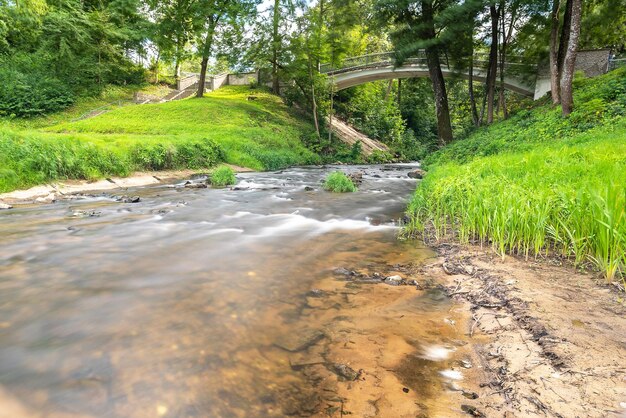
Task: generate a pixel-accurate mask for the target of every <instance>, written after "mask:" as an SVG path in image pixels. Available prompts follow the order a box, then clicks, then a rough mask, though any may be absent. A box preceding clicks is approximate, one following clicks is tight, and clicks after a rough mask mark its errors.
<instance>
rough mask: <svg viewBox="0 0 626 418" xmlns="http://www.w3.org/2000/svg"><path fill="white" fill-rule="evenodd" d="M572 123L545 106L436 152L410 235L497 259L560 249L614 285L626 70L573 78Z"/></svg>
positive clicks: (624, 189)
mask: <svg viewBox="0 0 626 418" xmlns="http://www.w3.org/2000/svg"><path fill="white" fill-rule="evenodd" d="M575 87H576V90H575V91H576V93H575V102H576V111H575V112H574V113H573V114H572V115H571V116H570V117H569V118H566V119H564V118H562V117H561V116H560V109H559V108H552V107H551V106H550V105H549V104H543V105H541V106H537V107H535V108H533V109H529V110H524V111H521V112H519V113H518V114H517V115H515V116H514V117H512V118H511V119H509V120H507V121H504V122H501V123H498V124H495V125H493V126H490V127H487V128H483V129H481V130H478V131H477V132H475V133H474V134H472V135H470V136H469V137H468V138H466V139H463V140H460V141H457V142H455V143H454V144H451V145H450V146H448V147H446V148H445V149H443V150H441V151H439V152H437V153H435V154H433V155H431V156H429V157H428V158H427V159H426V161H425V163H426V165H427V166H428V168H429V169H430V172H429V174H428V176H427V177H426V179H425V180H424V181H423V183H422V184H421V185H420V186H419V187H418V189H417V191H416V193H415V196H414V199H413V201H412V202H411V204H410V206H409V213H410V214H411V225H410V228H409V229H410V230H414V231H415V230H418V231H419V230H422V229H423V228H424V227H428V226H433V227H434V228H433V230H434V231H435V233H436V234H438V235H439V236H442V235H444V234H446V233H447V232H449V231H450V227H451V226H452V227H453V230H454V231H455V232H456V233H458V237H459V238H460V239H461V241H468V240H478V241H480V242H482V243H490V244H491V245H493V247H494V248H495V249H496V250H497V251H498V252H500V253H502V254H504V253H505V252H514V253H518V254H524V255H526V256H529V255H538V254H540V253H544V252H546V251H554V252H559V253H562V254H564V255H566V256H570V257H572V258H573V259H574V260H575V261H576V262H578V263H586V262H591V263H592V264H593V265H595V266H596V267H597V268H598V269H599V270H600V271H602V272H603V273H604V275H605V277H606V278H607V279H610V280H612V279H613V278H614V277H616V276H619V275H620V272H621V273H622V274H623V273H624V272H625V271H624V270H625V267H626V255H625V253H626V214H625V212H624V208H625V205H626V118H625V117H624V116H625V115H626V69H622V70H620V71H614V72H612V73H610V74H607V75H605V76H603V77H600V78H597V79H592V80H578V81H577V82H576V86H575Z"/></svg>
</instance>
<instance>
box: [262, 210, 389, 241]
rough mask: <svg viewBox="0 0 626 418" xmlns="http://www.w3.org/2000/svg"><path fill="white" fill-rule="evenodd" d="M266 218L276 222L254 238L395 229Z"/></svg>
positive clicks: (334, 221)
mask: <svg viewBox="0 0 626 418" xmlns="http://www.w3.org/2000/svg"><path fill="white" fill-rule="evenodd" d="M267 218H270V219H272V218H275V219H276V220H277V221H278V222H277V223H276V224H275V225H273V226H267V227H265V228H262V229H261V230H260V231H259V232H258V233H257V234H255V236H257V237H269V236H275V235H295V234H299V235H303V236H315V235H320V234H323V233H326V232H330V231H335V230H345V231H354V230H362V231H367V232H373V231H381V230H384V229H397V227H396V226H393V225H379V226H373V225H371V224H370V223H369V222H367V221H358V220H354V219H329V220H327V221H319V220H317V219H311V218H307V217H305V216H302V215H298V214H276V215H268V216H267Z"/></svg>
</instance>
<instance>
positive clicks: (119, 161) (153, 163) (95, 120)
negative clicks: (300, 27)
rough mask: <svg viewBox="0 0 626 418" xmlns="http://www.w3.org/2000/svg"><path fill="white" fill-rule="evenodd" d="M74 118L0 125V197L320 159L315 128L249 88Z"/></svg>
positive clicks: (71, 113)
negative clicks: (136, 175)
mask: <svg viewBox="0 0 626 418" xmlns="http://www.w3.org/2000/svg"><path fill="white" fill-rule="evenodd" d="M75 115H76V110H73V109H69V110H67V111H66V112H62V114H61V115H53V116H49V117H46V118H41V120H28V121H25V120H19V119H7V118H5V119H0V192H10V191H13V190H18V189H25V188H28V187H31V186H36V185H41V184H46V183H50V182H53V181H57V180H60V181H64V180H66V179H71V180H80V179H87V180H90V181H95V180H99V179H103V178H106V177H111V176H117V177H126V176H128V175H130V174H131V173H133V172H148V171H149V172H152V171H163V170H202V169H207V168H211V167H213V166H215V165H217V164H220V163H228V164H234V165H238V166H242V167H247V168H250V169H253V170H277V169H281V168H285V167H288V166H293V165H301V164H314V163H319V162H320V161H321V159H320V157H319V156H318V155H317V154H315V153H314V152H312V151H310V150H309V149H308V148H307V147H306V143H307V141H309V140H311V139H312V138H313V137H314V136H315V131H314V128H313V126H312V124H311V123H310V122H308V121H306V120H304V119H303V118H301V117H300V116H298V115H297V114H295V113H294V112H292V111H291V110H290V109H289V108H288V107H287V106H286V105H285V104H284V103H283V102H282V100H281V99H280V98H279V97H277V96H274V95H271V94H269V93H267V92H265V91H262V90H252V89H250V88H249V87H248V86H229V87H225V88H223V89H220V90H219V91H216V92H212V93H209V94H207V95H206V97H204V98H202V99H196V98H190V99H184V100H177V101H172V102H167V103H158V104H143V105H127V106H121V107H114V108H111V109H110V110H108V111H106V112H104V113H98V114H95V115H94V116H93V117H85V118H82V119H76V118H75Z"/></svg>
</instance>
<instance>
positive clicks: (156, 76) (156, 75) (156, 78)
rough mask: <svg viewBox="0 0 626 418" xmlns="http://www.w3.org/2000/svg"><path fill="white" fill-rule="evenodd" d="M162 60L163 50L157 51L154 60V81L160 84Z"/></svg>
mask: <svg viewBox="0 0 626 418" xmlns="http://www.w3.org/2000/svg"><path fill="white" fill-rule="evenodd" d="M160 60H161V51H159V52H158V53H157V56H156V60H155V61H154V83H155V84H159V61H160Z"/></svg>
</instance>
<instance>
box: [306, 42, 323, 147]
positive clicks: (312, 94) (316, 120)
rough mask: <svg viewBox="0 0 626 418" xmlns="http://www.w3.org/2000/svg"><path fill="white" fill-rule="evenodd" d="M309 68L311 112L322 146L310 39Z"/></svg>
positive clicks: (308, 51)
mask: <svg viewBox="0 0 626 418" xmlns="http://www.w3.org/2000/svg"><path fill="white" fill-rule="evenodd" d="M306 46H307V56H308V60H307V61H308V64H309V65H308V67H309V80H310V81H311V111H312V112H313V121H314V122H315V133H316V134H317V140H318V142H319V145H322V135H321V134H320V124H319V121H318V119H317V100H315V80H314V79H313V68H312V67H313V65H312V63H311V49H310V48H309V38H307V41H306Z"/></svg>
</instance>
